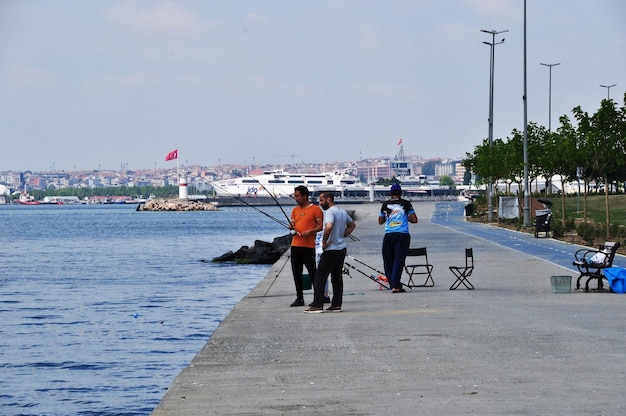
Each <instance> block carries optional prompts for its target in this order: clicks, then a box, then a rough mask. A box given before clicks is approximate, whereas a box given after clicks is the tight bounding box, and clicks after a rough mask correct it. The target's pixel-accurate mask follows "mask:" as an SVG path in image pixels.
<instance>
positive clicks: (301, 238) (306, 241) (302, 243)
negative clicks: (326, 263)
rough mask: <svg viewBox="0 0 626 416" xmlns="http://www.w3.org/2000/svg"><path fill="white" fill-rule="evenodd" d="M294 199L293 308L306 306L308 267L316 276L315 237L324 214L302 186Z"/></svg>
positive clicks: (296, 191) (298, 188) (310, 274)
mask: <svg viewBox="0 0 626 416" xmlns="http://www.w3.org/2000/svg"><path fill="white" fill-rule="evenodd" d="M293 197H294V199H295V200H296V203H297V204H298V205H297V206H296V207H294V209H293V210H292V211H291V228H292V229H293V230H294V231H295V232H296V233H295V234H294V236H293V239H292V240H291V271H292V273H293V281H294V283H295V284H296V300H295V301H294V302H293V303H292V304H291V306H304V294H303V280H302V272H303V271H304V267H306V269H307V271H308V272H309V276H310V277H311V279H313V276H315V270H316V267H315V235H316V234H317V232H318V231H321V230H322V226H323V223H324V213H323V212H322V209H321V208H320V207H319V206H318V205H315V204H312V203H311V202H310V201H309V189H308V188H307V187H306V186H303V185H300V186H297V187H296V188H295V189H294V193H293Z"/></svg>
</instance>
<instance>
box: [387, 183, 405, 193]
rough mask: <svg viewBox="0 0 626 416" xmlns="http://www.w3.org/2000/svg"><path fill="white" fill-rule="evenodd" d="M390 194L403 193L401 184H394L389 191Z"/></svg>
mask: <svg viewBox="0 0 626 416" xmlns="http://www.w3.org/2000/svg"><path fill="white" fill-rule="evenodd" d="M389 192H402V188H401V187H400V184H399V183H394V184H393V185H391V189H390V190H389Z"/></svg>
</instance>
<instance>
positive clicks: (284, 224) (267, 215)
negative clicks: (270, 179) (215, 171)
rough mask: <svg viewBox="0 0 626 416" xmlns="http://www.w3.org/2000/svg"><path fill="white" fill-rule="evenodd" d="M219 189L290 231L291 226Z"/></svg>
mask: <svg viewBox="0 0 626 416" xmlns="http://www.w3.org/2000/svg"><path fill="white" fill-rule="evenodd" d="M220 189H221V190H222V191H224V192H226V193H227V194H228V195H230V196H232V197H233V198H236V199H237V200H238V201H240V202H243V203H244V204H245V205H247V206H249V207H250V208H253V209H255V210H257V211H259V212H260V213H261V214H263V215H265V216H266V217H268V218H270V219H272V220H274V221H276V222H277V223H278V224H280V225H282V226H283V227H285V228H288V229H290V230H291V224H287V223H285V222H284V221H283V220H281V219H278V218H276V217H274V216H272V215H270V214H268V213H267V212H265V211H263V210H262V209H260V208H258V207H256V206H254V205H252V204H250V203H248V202H246V201H245V200H244V199H243V198H241V197H239V196H237V195H235V194H231V193H230V192H228V190H226V189H225V188H223V187H220ZM283 212H284V211H283Z"/></svg>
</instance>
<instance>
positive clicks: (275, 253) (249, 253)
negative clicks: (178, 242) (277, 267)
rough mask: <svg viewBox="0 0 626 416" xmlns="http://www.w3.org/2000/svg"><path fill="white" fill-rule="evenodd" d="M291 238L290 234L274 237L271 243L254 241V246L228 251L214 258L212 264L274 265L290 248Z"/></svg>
mask: <svg viewBox="0 0 626 416" xmlns="http://www.w3.org/2000/svg"><path fill="white" fill-rule="evenodd" d="M291 238H292V236H291V234H287V235H284V236H282V237H276V238H275V239H274V241H272V242H271V243H268V242H266V241H261V240H256V241H255V242H254V246H252V247H248V246H242V247H241V248H240V249H239V250H237V251H235V252H232V251H228V252H226V253H224V254H222V255H221V256H219V257H215V258H214V259H213V262H217V263H221V262H227V261H234V262H236V263H240V264H274V263H276V261H278V259H280V257H281V256H282V255H283V253H284V252H285V251H287V249H289V247H291Z"/></svg>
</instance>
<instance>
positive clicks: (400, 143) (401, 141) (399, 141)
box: [398, 137, 402, 146]
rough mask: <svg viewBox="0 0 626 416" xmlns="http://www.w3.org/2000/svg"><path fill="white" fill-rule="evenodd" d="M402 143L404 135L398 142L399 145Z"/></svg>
mask: <svg viewBox="0 0 626 416" xmlns="http://www.w3.org/2000/svg"><path fill="white" fill-rule="evenodd" d="M401 144H402V137H400V141H399V142H398V146H400V145H401Z"/></svg>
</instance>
